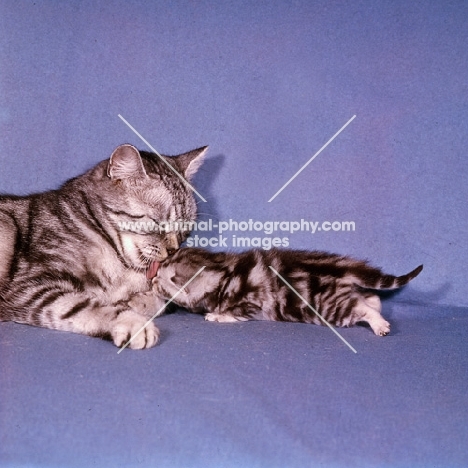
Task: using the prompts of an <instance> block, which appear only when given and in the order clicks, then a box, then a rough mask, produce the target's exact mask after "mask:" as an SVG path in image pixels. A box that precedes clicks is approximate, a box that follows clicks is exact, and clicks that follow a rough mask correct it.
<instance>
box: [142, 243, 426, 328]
mask: <svg viewBox="0 0 468 468" xmlns="http://www.w3.org/2000/svg"><path fill="white" fill-rule="evenodd" d="M202 266H204V267H205V268H204V269H203V270H202V271H201V272H200V273H199V274H198V275H197V276H195V278H193V276H194V275H195V274H196V273H197V272H198V271H199V270H200V268H201V267H202ZM270 267H272V268H273V269H274V270H275V271H276V273H275V272H274V271H273V270H272V269H271V268H270ZM422 268H423V267H422V265H420V266H419V267H417V268H416V269H415V270H413V271H412V272H410V273H408V274H406V275H404V276H399V277H395V276H392V275H387V274H384V273H382V271H381V270H379V269H377V268H373V267H371V266H370V265H369V264H368V263H367V262H363V261H359V260H354V259H352V258H350V257H345V256H340V255H335V254H330V253H326V252H318V251H299V250H278V249H272V250H270V251H263V250H250V251H247V252H243V253H239V254H235V253H210V252H207V251H205V250H202V249H196V248H190V249H188V248H183V249H180V250H179V251H177V252H176V253H175V254H174V255H173V256H171V257H170V258H168V259H167V260H166V261H165V262H163V263H162V264H161V265H160V266H159V269H158V271H157V275H156V276H155V278H154V279H153V295H152V296H149V295H148V296H147V297H146V302H145V295H141V296H139V298H138V301H137V302H139V304H135V307H136V308H138V307H139V308H140V309H144V308H145V307H146V308H148V307H150V308H152V309H153V310H154V309H156V308H158V307H161V305H163V303H164V302H163V299H166V300H167V299H170V298H172V297H173V296H174V295H175V294H177V296H176V297H175V298H174V300H173V302H175V303H176V304H178V305H180V306H182V307H185V308H187V309H188V310H190V311H192V312H199V313H206V315H205V319H206V320H210V321H216V322H235V321H243V320H276V321H290V322H305V323H315V324H323V320H322V318H323V319H324V320H326V321H327V322H328V323H329V324H331V325H336V326H340V327H347V326H352V325H354V324H356V323H357V322H367V323H368V324H369V325H370V326H371V328H372V330H373V331H374V333H375V334H376V335H380V336H385V335H387V334H388V333H389V332H390V324H389V323H388V322H387V321H386V320H385V319H384V318H383V317H382V315H381V303H380V298H379V296H378V295H377V294H376V290H379V289H396V288H400V287H401V286H404V285H405V284H407V283H408V282H409V281H410V280H411V279H413V278H414V277H415V276H417V275H418V274H419V273H420V272H421V270H422ZM277 273H279V275H281V277H282V278H283V279H284V280H286V281H287V282H288V283H289V286H288V285H286V284H285V282H284V281H283V279H281V278H280V277H279V276H278V275H277ZM192 278H193V279H192ZM191 279H192V281H191V282H190V283H189V284H188V285H187V286H185V287H184V285H185V284H186V283H187V282H189V281H190V280H191ZM290 286H291V287H292V288H294V290H295V291H296V292H297V293H298V294H300V295H301V296H302V298H303V299H304V300H305V301H306V302H307V304H309V305H310V306H312V308H313V309H315V311H316V312H317V313H318V314H320V316H321V317H322V318H321V317H319V316H318V315H317V314H316V313H315V312H314V311H313V310H312V309H311V308H310V307H309V306H308V305H307V304H306V303H305V302H304V300H302V299H301V298H300V297H299V296H298V295H297V294H296V292H294V291H293V290H292V288H291V287H290ZM181 288H182V289H181ZM157 297H159V298H161V299H160V300H159V301H158V299H157Z"/></svg>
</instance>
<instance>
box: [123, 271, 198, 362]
mask: <svg viewBox="0 0 468 468" xmlns="http://www.w3.org/2000/svg"><path fill="white" fill-rule="evenodd" d="M204 269H205V267H204V266H202V267H201V268H200V269H199V270H198V271H197V272H196V273H195V274H194V275H193V276H192V277H191V278H190V279H189V280H188V281H187V282H186V283H185V284H184V285H183V286H182V287H181V288H180V289H179V290H178V291H177V292H176V293H175V294H174V295H173V296H172V297H171V298H170V299H169V300H168V301H167V302H166V303H165V304H164V305H163V306H162V307H161V308H160V309H159V310H158V311H157V312H156V313H155V314H154V315H153V316H152V317H151V318H150V319H149V320H148V321H147V322H146V323H145V324H144V325H143V326H142V327H141V328H140V329H139V330H138V331H137V332H136V333H135V334H134V335H133V336H132V337H131V338H130V339H129V340H128V341H127V342H126V343H125V344H124V345H123V346H122V347H121V348H120V349H119V351H117V354H120V353H121V352H122V351H123V350H124V349H125V348H126V347H127V346H128V345H129V344H130V343H131V342H132V341H133V340H134V339H135V338H136V337H137V336H138V335H139V334H140V333H141V332H142V331H143V330H144V329H145V328H146V327H147V326H148V325H149V324H150V323H151V322H152V321H153V320H154V319H155V318H156V317H158V316H159V315H161V314H162V312H163V311H164V309H165V308H166V307H167V306H168V305H169V304H170V303H171V302H172V301H173V300H174V299H175V298H176V297H177V296H178V295H179V294H180V293H181V291H183V290H184V288H185V287H186V286H188V285H189V284H190V283H191V282H192V281H193V280H194V279H195V278H196V277H197V276H198V275H199V274H200V273H201V272H202V271H203V270H204Z"/></svg>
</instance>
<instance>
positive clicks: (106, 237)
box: [0, 145, 206, 349]
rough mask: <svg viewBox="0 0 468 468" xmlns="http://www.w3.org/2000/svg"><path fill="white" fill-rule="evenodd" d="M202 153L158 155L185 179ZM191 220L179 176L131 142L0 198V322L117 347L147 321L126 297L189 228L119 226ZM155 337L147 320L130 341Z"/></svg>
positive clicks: (140, 289)
mask: <svg viewBox="0 0 468 468" xmlns="http://www.w3.org/2000/svg"><path fill="white" fill-rule="evenodd" d="M205 151H206V147H204V148H200V149H197V150H194V151H191V152H189V153H185V154H182V155H179V156H176V157H165V156H164V159H165V160H166V161H167V162H168V163H169V164H170V165H171V166H172V167H173V168H174V169H175V171H177V172H178V173H179V174H180V175H181V176H183V177H185V178H186V180H190V179H191V178H192V176H193V175H194V174H195V172H196V171H197V169H198V167H199V166H200V164H201V162H202V159H203V156H204V153H205ZM195 218H196V203H195V200H194V197H193V193H192V191H191V189H190V188H189V187H187V185H186V184H185V183H184V181H183V180H181V178H179V177H177V175H176V174H175V173H174V172H173V171H172V170H171V169H170V168H169V167H167V165H166V164H165V163H164V162H163V161H162V160H161V159H159V157H157V156H156V155H154V154H151V153H146V152H139V151H138V150H137V149H136V148H135V147H133V146H131V145H122V146H119V147H118V148H117V149H116V150H115V151H114V152H113V154H112V155H111V157H110V159H108V160H105V161H102V162H101V163H99V164H98V165H97V166H95V167H94V168H93V169H91V170H90V171H88V172H87V173H85V174H84V175H81V176H79V177H76V178H74V179H71V180H69V181H68V182H66V183H65V184H64V185H63V186H62V187H61V188H60V189H58V190H54V191H49V192H45V193H40V194H36V195H30V196H25V197H19V196H0V320H1V321H6V320H12V321H15V322H19V323H25V324H29V325H36V326H42V327H48V328H54V329H57V330H65V331H71V332H76V333H84V334H87V335H92V336H97V337H102V338H106V339H111V340H113V342H114V343H115V344H116V345H117V346H121V345H123V344H124V343H125V342H127V341H128V340H129V339H130V337H131V336H133V335H134V334H135V333H136V332H137V331H138V330H139V329H140V328H141V327H142V326H143V325H144V324H145V323H146V321H147V317H144V316H142V315H141V314H139V313H137V311H135V310H133V309H132V308H131V306H130V305H129V301H130V300H131V299H132V298H133V297H134V296H135V295H138V294H140V293H144V292H147V291H148V290H149V289H150V288H151V277H152V276H153V275H154V273H155V271H156V269H157V266H158V264H159V262H161V261H163V260H164V259H166V258H167V257H168V255H170V254H171V253H173V252H174V251H176V250H177V249H178V248H179V245H180V243H181V242H183V241H184V240H185V238H186V237H187V235H188V232H183V231H180V230H179V231H177V232H175V231H173V232H167V231H164V232H161V231H158V230H150V231H149V232H147V231H142V232H137V231H136V230H133V231H122V230H121V229H120V228H119V226H121V225H122V224H121V223H128V222H143V223H145V222H147V223H150V222H161V221H166V222H167V221H176V220H185V221H193V220H195ZM158 336H159V331H158V329H157V328H156V326H155V325H154V324H150V325H149V326H148V327H146V328H145V330H144V332H142V333H140V334H139V335H138V336H136V338H135V339H134V340H133V341H132V342H131V344H130V347H131V348H134V349H141V348H148V347H151V346H154V345H155V344H156V342H157V340H158Z"/></svg>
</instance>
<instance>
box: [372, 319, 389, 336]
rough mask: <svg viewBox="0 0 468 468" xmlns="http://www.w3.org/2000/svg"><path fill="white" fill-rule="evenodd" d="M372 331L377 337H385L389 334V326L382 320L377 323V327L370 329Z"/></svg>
mask: <svg viewBox="0 0 468 468" xmlns="http://www.w3.org/2000/svg"><path fill="white" fill-rule="evenodd" d="M372 329H373V330H374V333H375V334H376V335H378V336H386V335H388V334H389V333H390V324H389V323H388V322H387V321H385V320H383V321H382V322H379V324H378V325H376V326H374V327H372Z"/></svg>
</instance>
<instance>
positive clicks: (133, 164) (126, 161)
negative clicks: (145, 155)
mask: <svg viewBox="0 0 468 468" xmlns="http://www.w3.org/2000/svg"><path fill="white" fill-rule="evenodd" d="M107 175H108V176H109V177H110V178H111V179H112V180H122V179H142V178H144V177H146V171H145V168H144V166H143V161H142V160H141V156H140V153H139V152H138V150H137V149H136V148H135V147H134V146H132V145H120V146H119V147H118V148H116V149H115V150H114V152H113V153H112V155H111V157H110V159H109V164H108V166H107Z"/></svg>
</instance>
